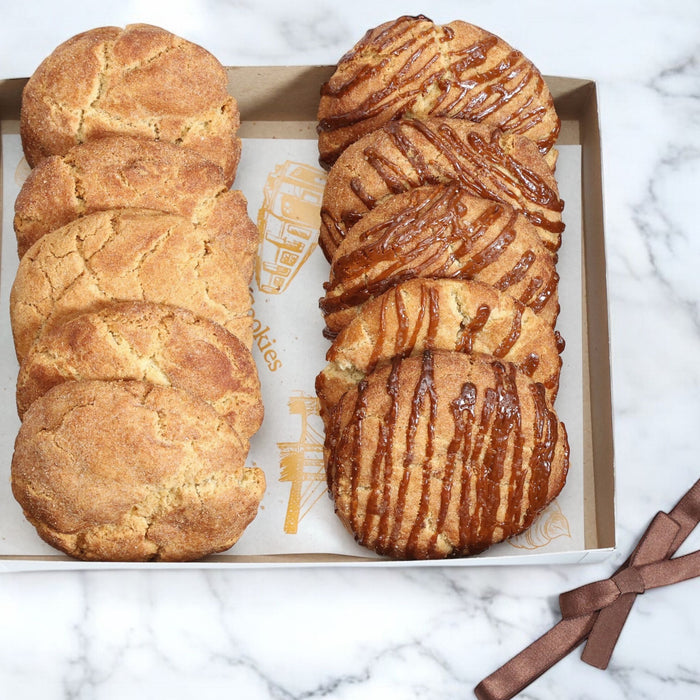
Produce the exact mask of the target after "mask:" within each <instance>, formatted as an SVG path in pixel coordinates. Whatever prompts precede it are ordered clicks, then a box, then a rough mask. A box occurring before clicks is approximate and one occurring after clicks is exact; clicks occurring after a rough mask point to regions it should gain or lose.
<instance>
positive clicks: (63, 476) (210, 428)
mask: <svg viewBox="0 0 700 700" xmlns="http://www.w3.org/2000/svg"><path fill="white" fill-rule="evenodd" d="M246 454H247V442H246V441H244V440H242V439H241V438H240V437H239V436H238V435H237V434H236V432H235V430H234V429H233V428H232V427H231V424H230V423H229V422H228V421H227V420H225V419H224V418H223V417H222V416H220V415H219V414H218V413H217V412H216V411H215V410H214V409H213V408H212V407H211V406H210V405H209V404H208V403H206V402H205V401H202V400H201V399H197V398H195V397H193V396H192V395H191V394H189V393H188V392H186V391H183V390H181V389H175V388H172V387H161V386H154V385H152V384H149V383H147V382H138V381H130V382H104V381H85V382H73V381H70V382H64V383H63V384H59V385H58V386H55V387H53V389H51V390H50V391H49V392H48V393H47V394H45V395H44V396H43V397H41V398H39V399H37V400H36V401H35V402H34V403H33V404H32V405H31V406H30V408H29V410H28V411H27V412H26V414H25V416H24V421H23V423H22V426H21V427H20V430H19V433H18V435H17V439H16V442H15V451H14V456H13V458H12V491H13V494H14V496H15V498H16V499H17V501H18V502H19V504H20V505H21V506H22V509H23V510H24V513H25V516H26V517H27V519H28V520H29V522H31V523H32V525H34V527H35V528H36V530H37V532H38V534H39V535H40V536H41V537H42V538H43V539H44V540H45V541H46V542H48V543H49V544H51V545H52V546H54V547H56V548H58V549H60V550H62V551H63V552H65V553H67V554H69V555H70V556H72V557H77V558H80V559H87V560H111V561H145V560H160V561H181V560H182V561H184V560H192V559H199V558H200V557H204V556H206V555H207V554H211V553H214V552H220V551H224V550H226V549H229V548H230V547H232V546H233V545H234V544H235V543H236V541H237V540H238V539H239V538H240V536H241V535H242V534H243V532H244V530H245V529H246V527H247V526H248V525H249V524H250V522H251V521H252V520H253V519H254V518H255V516H256V513H257V511H258V506H259V503H260V500H261V499H262V496H263V493H264V490H265V477H264V474H263V472H262V471H261V470H260V469H258V468H256V467H253V468H247V467H246V466H245V459H246Z"/></svg>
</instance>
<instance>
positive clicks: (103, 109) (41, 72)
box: [20, 24, 241, 185]
mask: <svg viewBox="0 0 700 700" xmlns="http://www.w3.org/2000/svg"><path fill="white" fill-rule="evenodd" d="M239 123H240V116H239V113H238V106H237V104H236V101H235V99H234V98H233V97H232V96H231V95H229V94H228V77H227V74H226V70H225V69H224V67H223V66H222V65H221V64H220V63H219V61H217V60H216V58H214V56H212V55H211V54H210V53H209V52H208V51H206V50H205V49H203V48H202V47H201V46H198V45H196V44H193V43H191V42H189V41H186V40H185V39H182V38H180V37H178V36H175V35H174V34H171V33H170V32H168V31H166V30H164V29H161V28H160V27H154V26H151V25H148V24H131V25H129V26H127V27H126V28H125V29H121V28H119V27H98V28H95V29H91V30H89V31H86V32H83V33H82V34H77V35H76V36H74V37H72V38H70V39H68V40H67V41H65V42H64V43H62V44H61V45H60V46H58V47H56V49H54V51H53V52H52V53H51V54H50V55H49V56H48V57H47V58H46V59H44V61H43V62H42V63H41V65H40V66H39V67H38V68H37V70H36V71H35V72H34V75H32V77H31V78H30V79H29V81H28V82H27V85H26V87H25V88H24V92H23V95H22V108H21V113H20V135H21V137H22V146H23V148H24V153H25V156H26V158H27V161H28V162H29V165H30V166H32V167H33V166H35V165H37V163H39V161H40V160H41V159H42V158H45V157H47V156H51V155H62V154H64V153H66V152H67V151H68V149H70V148H72V147H73V146H75V145H76V144H78V143H83V142H84V141H89V140H90V139H94V138H97V137H100V136H104V135H106V134H115V133H116V134H126V135H130V136H140V137H144V138H148V139H155V140H159V141H169V142H172V143H178V144H181V145H182V146H184V147H185V148H191V149H193V150H195V151H197V152H199V153H201V154H202V155H203V156H205V157H206V158H208V159H209V160H211V161H212V162H214V163H216V164H217V165H219V166H220V167H221V169H222V170H223V171H224V175H225V178H226V181H227V183H228V184H229V185H231V184H232V183H233V180H234V177H235V174H236V168H237V166H238V160H239V158H240V149H241V144H240V139H239V138H238V136H237V132H238V127H239Z"/></svg>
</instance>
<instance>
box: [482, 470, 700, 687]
mask: <svg viewBox="0 0 700 700" xmlns="http://www.w3.org/2000/svg"><path fill="white" fill-rule="evenodd" d="M698 522H700V479H699V480H698V481H696V482H695V484H694V485H693V486H692V487H691V488H690V490H689V491H688V492H687V493H686V494H685V495H684V496H683V498H681V500H680V501H679V502H678V503H677V504H676V506H675V507H674V508H673V509H672V510H671V511H670V512H669V513H663V512H659V513H657V514H656V516H655V517H654V519H653V520H652V521H651V524H650V525H649V527H648V528H647V530H646V532H645V533H644V535H643V536H642V538H641V540H640V541H639V543H638V544H637V546H636V547H635V549H634V551H633V552H632V554H631V555H630V557H629V558H628V559H627V561H626V562H625V563H624V564H623V565H622V566H621V567H620V568H619V569H618V570H617V571H616V572H615V573H614V574H613V575H612V576H611V577H610V578H608V579H604V580H602V581H595V582H594V583H589V584H587V585H585V586H581V587H580V588H575V589H574V590H572V591H567V592H566V593H562V594H561V595H560V596H559V608H560V610H561V614H562V619H561V621H560V622H558V623H557V624H556V625H555V626H554V627H552V628H551V629H550V630H549V631H548V632H546V633H545V634H543V635H542V636H541V637H540V638H539V639H537V640H535V641H534V642H533V643H532V644H531V645H530V646H529V647H527V648H525V649H524V650H523V651H521V652H520V653H519V654H517V655H516V656H514V657H513V658H512V659H511V660H510V661H508V662H507V663H505V664H504V665H503V666H501V668H499V669H498V670H496V671H494V673H492V674H491V675H490V676H488V677H487V678H485V679H484V680H483V681H481V683H479V685H477V687H476V688H475V689H474V693H475V695H476V697H477V698H479V700H509V699H510V698H512V697H514V696H515V695H516V694H517V693H519V692H520V691H521V690H523V689H524V688H526V687H527V686H528V685H530V683H532V682H533V681H534V680H536V679H537V678H539V677H540V676H541V675H542V674H543V673H544V672H545V671H547V670H548V669H549V668H551V667H552V666H553V665H554V664H555V663H557V661H560V660H561V659H563V658H564V657H565V656H566V655H567V654H569V653H570V652H571V651H573V650H574V649H575V648H576V647H577V646H578V645H579V644H580V643H581V642H582V641H584V640H586V646H585V648H584V650H583V653H582V655H581V659H582V660H583V661H585V662H586V663H588V664H590V665H591V666H596V667H597V668H601V669H604V668H607V666H608V662H609V661H610V657H611V656H612V652H613V649H614V648H615V644H616V643H617V640H618V638H619V636H620V632H621V631H622V627H623V625H624V624H625V620H626V619H627V616H628V615H629V612H630V610H631V609H632V605H633V603H634V601H635V598H636V597H637V596H638V595H639V594H641V593H644V591H646V590H648V589H649V588H658V587H659V586H668V585H670V584H672V583H678V582H679V581H685V580H687V579H690V578H694V577H696V576H700V550H699V551H696V552H692V553H691V554H686V555H685V556H682V557H676V558H674V559H672V558H671V557H673V555H674V554H675V553H676V551H677V549H678V548H679V547H680V546H681V544H682V543H683V542H684V541H685V539H686V538H687V537H688V535H689V534H690V533H691V532H692V530H693V528H695V526H696V525H697V524H698Z"/></svg>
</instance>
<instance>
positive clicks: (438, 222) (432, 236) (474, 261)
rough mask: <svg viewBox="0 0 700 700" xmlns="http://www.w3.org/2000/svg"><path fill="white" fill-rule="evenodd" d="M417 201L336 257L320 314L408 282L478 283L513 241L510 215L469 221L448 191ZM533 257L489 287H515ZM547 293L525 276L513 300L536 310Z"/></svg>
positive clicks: (492, 213)
mask: <svg viewBox="0 0 700 700" xmlns="http://www.w3.org/2000/svg"><path fill="white" fill-rule="evenodd" d="M419 194H420V196H418V195H417V196H416V197H413V198H412V199H411V201H410V202H409V203H408V204H407V206H406V207H405V208H404V209H403V210H402V212H401V213H399V214H397V215H396V217H394V218H392V219H390V220H388V221H381V222H379V223H377V224H375V225H374V226H372V227H370V228H369V229H368V230H367V231H365V232H364V234H363V236H362V239H361V240H362V245H361V246H359V247H357V248H355V249H354V250H351V251H350V252H348V253H347V254H346V255H343V256H340V257H336V259H335V260H334V262H333V267H332V275H331V281H329V282H327V283H326V284H325V285H324V286H325V290H326V296H325V297H324V298H323V299H322V300H321V301H320V307H321V309H322V310H323V312H324V314H330V313H333V312H336V311H340V310H342V309H346V308H350V307H353V306H358V305H360V304H362V303H364V302H365V301H367V300H368V299H371V298H373V297H375V296H379V295H381V294H383V293H384V292H386V291H388V290H389V289H390V288H392V287H395V286H396V285H398V284H399V283H401V282H403V281H406V280H408V279H413V278H416V277H433V278H453V279H479V278H480V277H481V276H482V275H483V274H484V271H485V270H487V268H489V267H490V266H492V265H494V264H495V263H496V261H497V260H499V259H500V258H501V257H502V255H503V253H504V252H505V251H506V250H507V249H508V247H509V246H510V245H511V244H512V243H513V241H514V240H515V238H516V233H515V225H516V221H517V213H516V212H511V213H506V210H505V209H504V207H502V206H501V205H500V204H499V203H497V202H493V203H490V204H489V205H488V206H486V207H485V209H484V210H483V211H482V212H481V213H480V214H479V215H478V216H473V217H472V216H470V212H469V211H468V210H467V208H466V206H465V205H464V204H463V203H461V202H460V188H459V187H457V186H456V185H443V186H441V187H437V188H435V190H434V191H433V192H431V193H430V195H429V196H427V197H426V196H423V193H419ZM479 246H482V247H481V250H477V248H478V247H479ZM536 257H537V256H536V254H535V252H534V251H532V250H528V251H527V252H524V253H523V255H522V256H521V257H520V258H519V259H518V260H517V261H516V263H515V265H514V266H513V267H512V268H511V269H510V270H509V271H506V272H505V273H504V274H503V275H502V276H501V277H500V278H499V279H498V280H497V282H496V284H495V285H494V286H496V288H497V289H499V290H500V291H505V290H509V289H510V287H512V286H513V285H516V284H522V281H523V279H525V278H526V277H527V276H528V273H529V269H530V267H531V266H532V265H533V264H534V262H535V260H536ZM555 290H556V284H555V283H553V282H552V281H551V280H543V279H541V278H540V277H535V276H532V275H531V276H530V278H529V279H528V284H526V285H525V289H524V290H523V291H522V292H519V293H518V295H517V296H518V298H519V299H520V301H522V302H523V303H524V304H526V305H530V306H532V305H533V303H534V305H535V307H536V310H541V309H542V308H544V306H545V304H546V302H547V300H548V299H549V297H550V296H551V295H552V294H553V293H554V291H555ZM533 308H534V307H533Z"/></svg>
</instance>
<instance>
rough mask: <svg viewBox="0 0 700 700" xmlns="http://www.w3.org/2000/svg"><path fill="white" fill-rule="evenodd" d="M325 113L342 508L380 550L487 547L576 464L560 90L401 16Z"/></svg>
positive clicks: (331, 442) (510, 62) (527, 520)
mask: <svg viewBox="0 0 700 700" xmlns="http://www.w3.org/2000/svg"><path fill="white" fill-rule="evenodd" d="M318 120H319V126H318V131H319V152H320V162H321V163H322V164H323V165H324V166H325V167H327V168H328V179H327V184H326V188H325V193H324V199H323V204H322V210H321V230H320V245H321V247H322V249H323V251H324V253H325V255H326V257H327V259H328V261H329V262H330V265H331V268H330V276H329V281H328V282H327V283H326V285H325V296H324V297H323V298H322V299H321V302H320V306H321V309H322V312H323V314H324V317H325V322H326V335H327V337H328V338H329V339H331V340H332V341H333V342H332V345H331V347H330V349H329V350H328V354H327V360H328V364H327V366H326V367H325V368H324V369H323V370H322V372H321V373H320V374H319V376H318V378H317V381H316V389H317V394H318V397H319V400H320V403H321V412H322V416H323V419H324V424H325V428H326V441H325V462H326V473H327V480H328V488H329V491H330V494H331V495H332V497H333V499H334V504H335V509H336V512H337V514H338V516H339V517H340V519H341V521H342V522H343V524H344V525H345V526H346V528H347V529H348V530H349V531H350V532H351V533H352V534H353V535H354V537H355V538H356V539H357V541H358V542H359V543H361V544H362V545H365V546H366V547H368V548H370V549H373V550H374V551H376V552H377V553H379V554H381V555H386V556H389V557H393V558H408V559H419V558H441V557H449V556H465V555H469V554H474V553H477V552H480V551H482V550H484V549H486V548H487V547H489V546H490V545H492V544H494V543H496V542H499V541H502V540H504V539H506V538H508V537H510V536H513V535H516V534H518V533H520V532H522V531H523V530H524V529H526V528H527V527H529V525H530V524H531V523H532V522H533V519H534V518H535V516H536V515H537V514H538V513H539V512H540V511H541V510H542V509H543V508H544V507H545V506H546V505H547V504H548V503H549V502H550V501H551V500H552V499H553V498H554V497H555V496H556V495H557V494H558V493H559V491H560V490H561V488H562V487H563V485H564V482H565V479H566V473H567V470H568V457H569V449H568V442H567V436H566V430H565V427H564V425H563V424H562V423H561V422H560V421H559V419H558V417H557V415H556V413H555V411H554V408H553V403H554V400H555V398H556V394H557V390H558V386H559V372H560V368H561V359H560V353H561V351H562V350H563V340H562V339H561V337H560V336H559V334H558V333H557V332H556V330H555V325H556V320H557V315H558V313H559V301H558V279H559V278H558V275H557V271H556V262H557V250H558V248H559V246H560V243H561V234H562V231H563V229H564V225H563V223H562V220H561V213H562V209H563V202H562V201H561V199H560V198H559V195H558V188H557V183H556V180H555V177H554V172H553V170H554V165H555V163H556V152H555V151H554V150H553V149H552V147H553V145H554V143H555V141H556V139H557V135H558V133H559V125H560V122H559V118H558V117H557V114H556V112H555V110H554V104H553V100H552V97H551V95H550V93H549V90H548V88H547V86H546V84H545V82H544V80H543V79H542V76H541V75H540V73H539V72H538V70H537V69H536V68H535V66H534V65H533V64H532V63H531V62H530V61H529V60H528V59H527V58H525V57H524V56H523V55H522V54H521V53H520V52H518V51H516V50H514V49H513V48H512V47H510V46H508V45H507V44H506V43H505V42H504V41H503V40H501V39H500V38H498V37H496V36H494V35H493V34H491V33H489V32H487V31H484V30H482V29H480V28H478V27H475V26H473V25H470V24H467V23H465V22H461V21H456V22H452V23H450V24H448V25H445V26H438V25H435V24H434V23H433V22H432V21H430V20H429V19H427V18H425V17H423V16H419V17H400V18H398V19H397V20H396V21H393V22H388V23H386V24H383V25H381V26H379V27H377V28H375V29H372V30H370V31H368V32H367V33H366V34H365V36H364V37H363V38H362V39H361V40H360V41H359V42H358V43H357V44H356V45H355V46H354V47H353V48H352V49H351V50H350V51H349V52H348V53H347V54H345V56H343V58H342V59H341V60H340V62H339V64H338V66H337V67H336V70H335V72H334V74H333V75H332V77H331V78H330V79H329V80H328V82H327V83H326V84H325V85H324V86H323V88H322V91H321V101H320V106H319V112H318Z"/></svg>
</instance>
